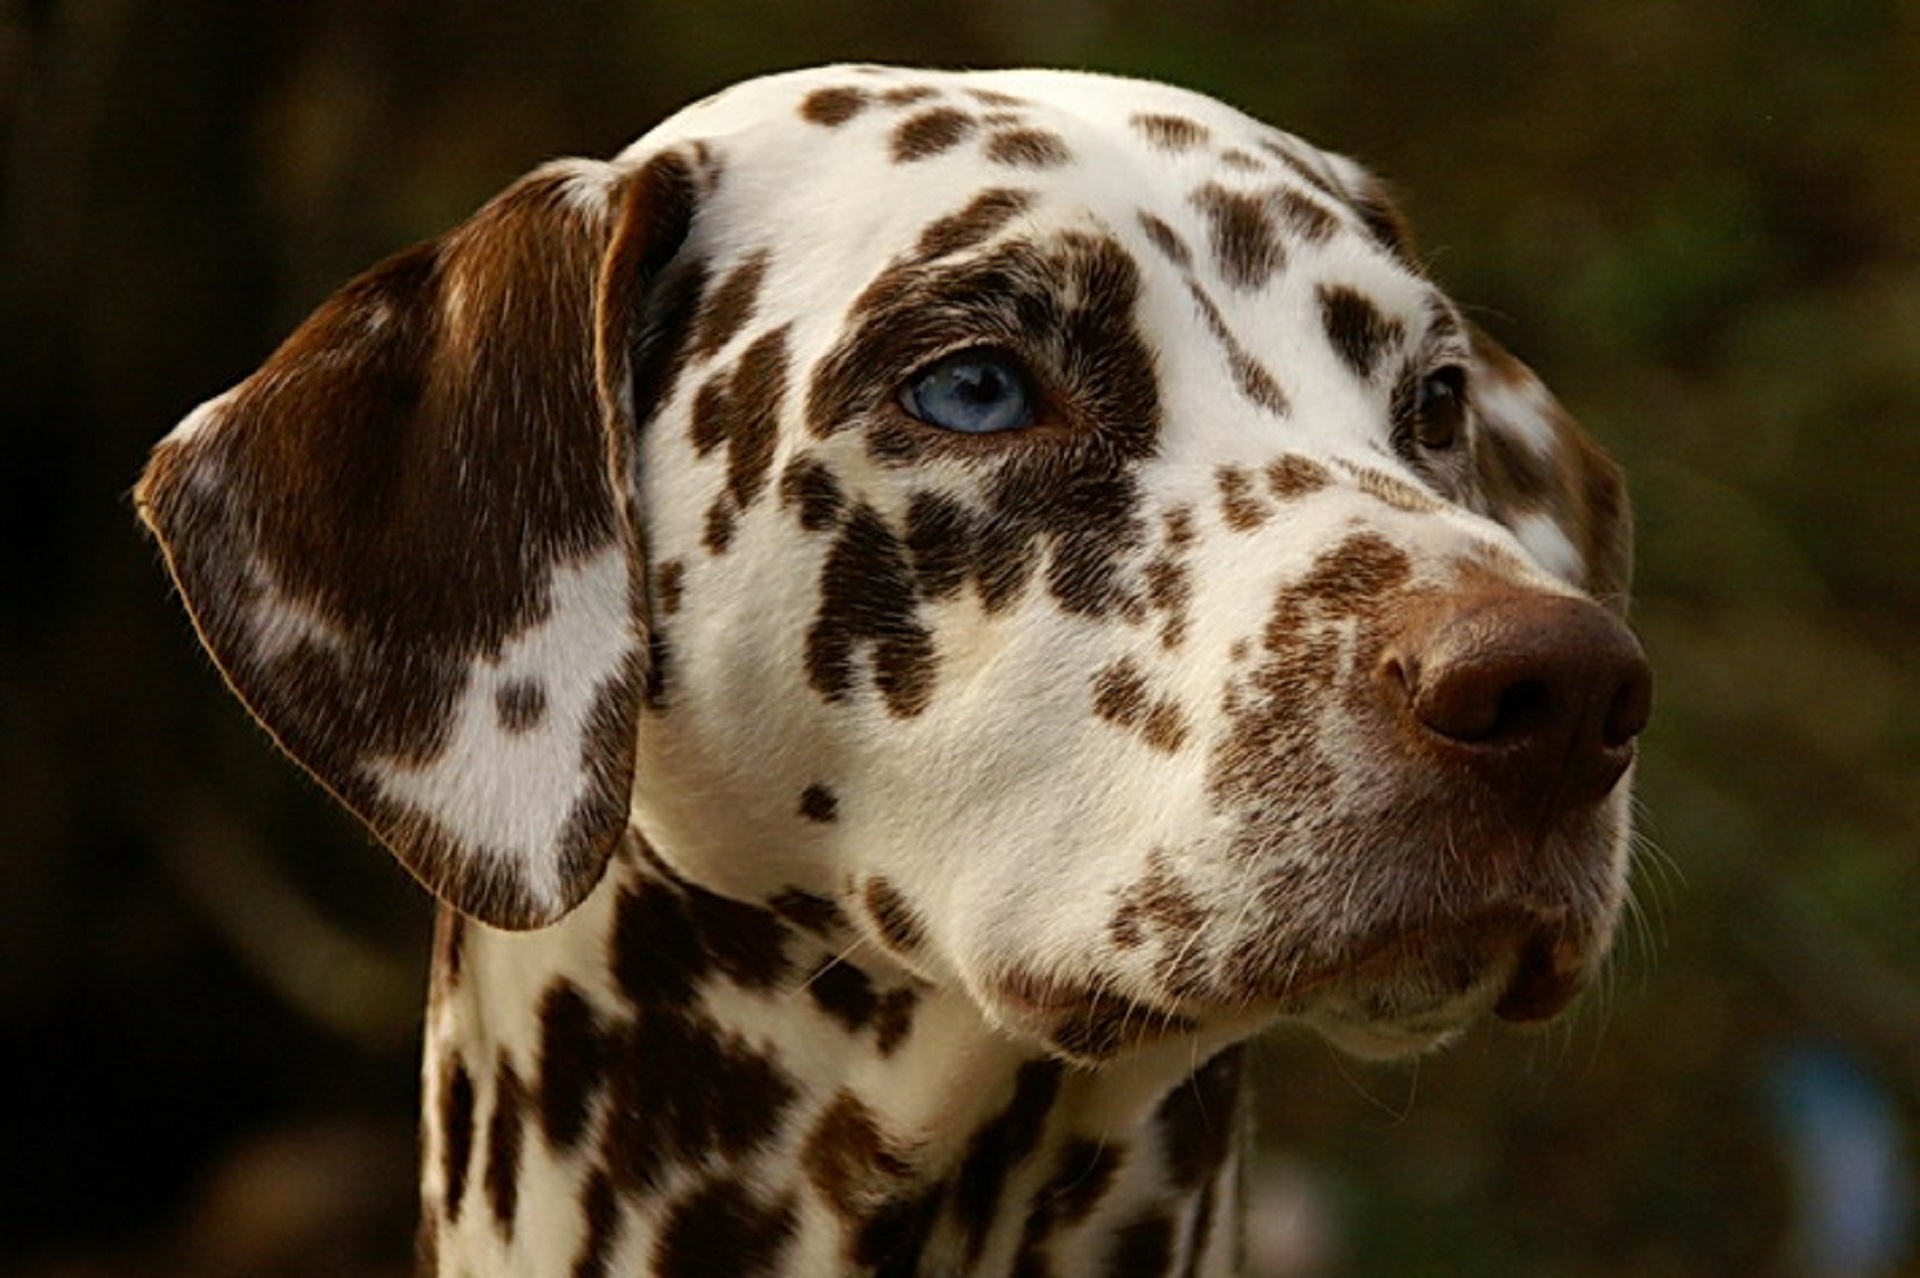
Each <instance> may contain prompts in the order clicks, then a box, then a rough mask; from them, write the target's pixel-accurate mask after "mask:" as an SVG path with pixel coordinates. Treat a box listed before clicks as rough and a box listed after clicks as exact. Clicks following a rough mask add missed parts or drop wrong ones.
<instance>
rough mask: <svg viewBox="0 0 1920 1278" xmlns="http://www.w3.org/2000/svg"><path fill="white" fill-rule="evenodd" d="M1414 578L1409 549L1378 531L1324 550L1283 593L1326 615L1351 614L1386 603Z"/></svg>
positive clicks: (1356, 535) (1351, 538) (1272, 646)
mask: <svg viewBox="0 0 1920 1278" xmlns="http://www.w3.org/2000/svg"><path fill="white" fill-rule="evenodd" d="M1412 577H1413V562H1412V561H1411V560H1410V559H1408V558H1407V554H1406V552H1405V551H1403V550H1401V549H1400V548H1399V547H1398V546H1396V545H1394V544H1393V543H1392V542H1390V541H1388V540H1387V539H1386V538H1385V537H1382V536H1380V535H1379V534H1377V533H1355V534H1354V535H1353V536H1351V537H1348V538H1347V539H1346V540H1345V541H1343V542H1341V543H1340V544H1339V545H1337V546H1335V547H1333V548H1332V549H1331V550H1328V551H1326V552H1325V553H1323V554H1322V555H1321V556H1320V557H1319V558H1318V559H1316V560H1315V561H1314V565H1313V569H1312V571H1310V572H1309V573H1308V574H1307V575H1306V576H1305V577H1303V578H1302V579H1301V580H1300V581H1299V583H1298V584H1296V585H1294V586H1292V587H1290V588H1289V589H1288V590H1287V591H1285V592H1283V594H1285V595H1288V596H1291V597H1292V598H1294V599H1297V600H1299V601H1301V602H1303V603H1305V604H1308V605H1310V606H1312V607H1314V608H1316V609H1318V610H1319V611H1320V612H1322V613H1323V614H1325V615H1328V616H1333V617H1351V616H1357V615H1359V614H1360V613H1361V612H1363V611H1365V610H1367V609H1368V608H1372V609H1374V610H1376V611H1377V610H1379V609H1380V608H1382V607H1384V606H1386V604H1387V601H1388V599H1389V597H1390V595H1391V594H1392V593H1393V592H1396V591H1399V590H1402V589H1404V588H1405V587H1406V585H1407V583H1408V582H1409V581H1410V580H1411V579H1412ZM1268 647H1269V648H1270V649H1272V648H1274V647H1275V645H1273V644H1272V643H1269V644H1268Z"/></svg>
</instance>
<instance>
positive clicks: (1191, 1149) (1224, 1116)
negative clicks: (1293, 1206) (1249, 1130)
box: [1154, 1047, 1246, 1190]
mask: <svg viewBox="0 0 1920 1278" xmlns="http://www.w3.org/2000/svg"><path fill="white" fill-rule="evenodd" d="M1244 1064H1245V1061H1244V1054H1243V1053H1242V1051H1241V1050H1240V1049H1239V1048H1238V1047H1229V1048H1227V1049H1226V1050H1225V1051H1223V1052H1221V1053H1220V1054H1219V1055H1217V1056H1215V1057H1214V1058H1213V1059H1212V1060H1210V1061H1208V1062H1207V1063H1206V1064H1205V1065H1203V1066H1201V1067H1200V1068H1199V1069H1198V1070H1197V1071H1195V1073H1194V1075H1193V1077H1191V1078H1189V1079H1188V1080H1187V1081H1186V1082H1184V1083H1182V1084H1180V1086H1178V1087H1176V1088H1174V1089H1173V1090H1172V1091H1171V1092H1169V1093H1167V1098H1166V1099H1165V1100H1163V1101H1161V1102H1160V1108H1159V1111H1158V1112H1157V1113H1156V1114H1155V1115H1154V1122H1155V1124H1156V1125H1157V1126H1158V1127H1159V1129H1160V1157H1161V1160H1162V1162H1163V1163H1164V1165H1165V1166H1166V1169H1167V1176H1168V1177H1169V1178H1170V1179H1171V1180H1172V1182H1173V1185H1174V1187H1175V1188H1176V1189H1182V1190H1193V1189H1197V1188H1199V1187H1200V1186H1201V1185H1202V1184H1203V1183H1205V1182H1206V1181H1208V1180H1211V1179H1212V1178H1213V1177H1214V1176H1216V1175H1217V1174H1218V1173H1219V1171H1220V1169H1221V1168H1222V1167H1224V1166H1225V1165H1226V1162H1227V1160H1228V1159H1229V1158H1232V1157H1233V1154H1234V1151H1235V1149H1236V1148H1238V1145H1239V1136H1240V1133H1241V1128H1242V1119H1241V1113H1240V1111H1241V1105H1242V1095H1243V1092H1244V1084H1243V1077H1244V1075H1245V1073H1246V1071H1245V1068H1244Z"/></svg>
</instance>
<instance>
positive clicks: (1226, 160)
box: [1220, 146, 1266, 173]
mask: <svg viewBox="0 0 1920 1278" xmlns="http://www.w3.org/2000/svg"><path fill="white" fill-rule="evenodd" d="M1220 163H1222V164H1224V165H1225V166H1226V167H1228V168H1230V169H1233V170H1235V171H1237V172H1240V173H1258V172H1259V171H1260V170H1261V169H1263V168H1265V167H1266V164H1265V162H1264V161H1262V160H1261V159H1260V157H1259V156H1257V155H1252V154H1249V153H1248V152H1246V151H1242V150H1241V149H1240V148H1239V147H1237V146H1230V147H1228V148H1227V149H1226V150H1224V151H1222V152H1220Z"/></svg>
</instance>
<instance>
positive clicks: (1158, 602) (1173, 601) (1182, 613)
mask: <svg viewBox="0 0 1920 1278" xmlns="http://www.w3.org/2000/svg"><path fill="white" fill-rule="evenodd" d="M1144 575H1145V577H1146V582H1147V603H1148V605H1149V606H1151V607H1153V608H1155V609H1157V610H1158V611H1159V612H1160V613H1162V614H1163V615H1162V618H1161V622H1160V646H1161V647H1163V648H1167V649H1173V648H1178V647H1179V646H1180V644H1181V642H1182V641H1183V640H1185V638H1186V635H1187V607H1188V605H1189V604H1190V603H1191V602H1192V601H1193V582H1192V580H1191V579H1190V578H1189V575H1188V573H1187V567H1186V565H1185V564H1183V563H1181V562H1180V561H1179V560H1177V559H1173V558H1170V557H1167V556H1164V555H1163V556H1160V557H1159V558H1156V559H1154V560H1153V561H1152V562H1150V563H1148V564H1147V567H1146V572H1145V574H1144Z"/></svg>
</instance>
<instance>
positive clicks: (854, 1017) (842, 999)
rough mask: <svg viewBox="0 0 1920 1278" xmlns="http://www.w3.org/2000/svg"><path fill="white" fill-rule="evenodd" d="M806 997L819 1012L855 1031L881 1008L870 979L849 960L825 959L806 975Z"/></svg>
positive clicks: (859, 1029)
mask: <svg viewBox="0 0 1920 1278" xmlns="http://www.w3.org/2000/svg"><path fill="white" fill-rule="evenodd" d="M807 996H808V997H809V998H811V999H812V1000H813V1001H814V1004H815V1005H816V1006H818V1007H819V1008H820V1010H821V1011H823V1012H825V1013H826V1014H827V1015H829V1016H831V1017H833V1019H834V1020H836V1021H839V1022H840V1024H842V1025H844V1026H845V1027H846V1028H847V1030H848V1031H849V1032H852V1033H858V1032H859V1031H861V1030H863V1029H865V1028H867V1026H868V1025H869V1024H871V1023H872V1021H873V1018H874V1015H875V1013H876V1012H878V1011H879V1008H880V996H879V994H877V993H876V992H875V991H874V988H873V981H872V980H871V979H870V978H869V977H868V976H867V974H866V973H865V972H864V971H862V970H861V969H859V968H858V967H855V966H854V965H853V964H852V963H847V962H843V961H842V960H840V959H828V960H827V961H826V962H825V963H822V964H821V965H820V966H819V967H818V968H817V969H815V971H814V973H813V975H812V976H809V977H808V978H807Z"/></svg>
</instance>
